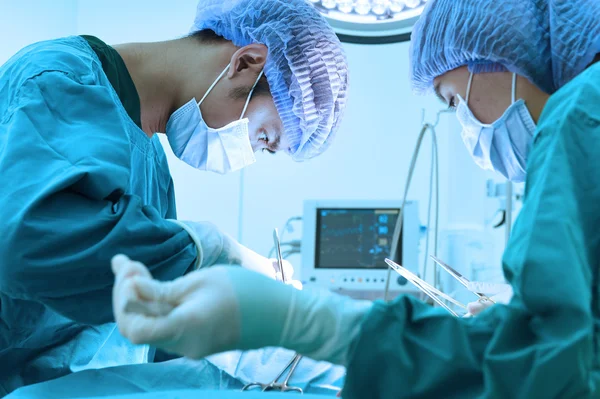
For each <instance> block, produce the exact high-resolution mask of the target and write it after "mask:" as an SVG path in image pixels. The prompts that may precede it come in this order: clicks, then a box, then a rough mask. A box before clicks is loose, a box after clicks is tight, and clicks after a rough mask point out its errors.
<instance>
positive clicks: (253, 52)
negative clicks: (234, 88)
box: [227, 43, 268, 79]
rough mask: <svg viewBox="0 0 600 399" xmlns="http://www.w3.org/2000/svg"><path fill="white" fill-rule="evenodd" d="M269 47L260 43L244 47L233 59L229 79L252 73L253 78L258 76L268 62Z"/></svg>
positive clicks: (228, 74)
mask: <svg viewBox="0 0 600 399" xmlns="http://www.w3.org/2000/svg"><path fill="white" fill-rule="evenodd" d="M267 53H268V49H267V46H265V45H264V44H260V43H253V44H249V45H247V46H244V47H242V48H241V49H239V50H238V51H236V52H235V53H234V54H233V56H232V57H231V68H229V72H228V73H227V77H228V78H229V79H232V78H234V77H235V76H236V75H241V74H246V73H247V72H252V76H257V75H258V74H259V73H260V71H262V70H263V69H264V67H265V62H266V61H267Z"/></svg>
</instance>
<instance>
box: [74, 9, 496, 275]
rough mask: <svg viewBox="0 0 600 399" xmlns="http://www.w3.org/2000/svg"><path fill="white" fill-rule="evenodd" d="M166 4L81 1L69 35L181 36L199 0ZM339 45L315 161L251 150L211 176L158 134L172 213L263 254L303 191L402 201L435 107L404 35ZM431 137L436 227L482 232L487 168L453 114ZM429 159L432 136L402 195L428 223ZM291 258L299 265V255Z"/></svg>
mask: <svg viewBox="0 0 600 399" xmlns="http://www.w3.org/2000/svg"><path fill="white" fill-rule="evenodd" d="M173 4H174V3H170V2H166V1H156V0H154V1H148V0H145V1H142V0H131V1H127V2H123V1H120V0H119V1H117V0H106V1H103V2H90V1H85V0H81V1H79V2H78V6H77V33H79V34H92V35H97V36H99V37H100V38H101V39H103V40H104V41H106V42H107V43H109V44H117V43H123V42H131V41H154V40H163V39H170V38H175V37H179V36H182V35H185V34H186V33H187V32H188V31H189V29H190V25H191V23H192V21H193V16H194V13H195V9H196V4H197V1H196V0H181V1H178V2H177V6H176V7H175V6H173ZM344 47H345V49H346V51H347V55H348V61H349V64H350V69H351V91H350V97H349V102H348V109H347V112H346V117H345V119H344V122H343V124H342V126H341V129H340V131H339V134H338V137H337V140H336V142H335V144H334V145H333V146H332V147H331V149H330V150H329V151H327V152H326V153H325V154H323V155H322V156H320V157H318V158H316V159H314V160H311V161H309V162H305V163H294V162H292V161H291V160H290V159H289V158H288V157H286V156H285V155H277V156H271V155H268V154H258V155H257V158H258V162H257V163H256V164H254V165H252V166H251V167H249V168H247V169H246V170H245V171H244V172H238V173H233V174H231V175H226V176H219V175H214V174H209V173H204V172H199V171H196V170H194V169H192V168H191V167H188V166H187V165H185V164H184V163H182V162H180V161H179V160H177V159H176V158H175V157H174V156H173V154H172V153H171V151H170V149H169V147H168V143H167V141H166V140H165V138H164V137H162V140H163V144H165V149H166V151H167V155H168V158H169V163H170V167H171V172H172V175H173V178H174V180H175V186H176V194H177V206H178V212H179V218H180V219H183V220H208V221H212V222H214V223H216V224H217V225H218V226H220V227H221V228H222V229H223V230H225V231H226V232H227V233H229V234H231V235H233V236H234V237H237V238H239V239H240V240H241V241H242V242H243V243H244V244H246V245H248V246H249V247H251V248H253V249H255V250H256V251H258V252H259V253H262V254H265V255H266V254H267V253H268V252H269V250H270V248H271V246H272V239H271V232H272V229H273V227H281V226H282V225H283V224H284V223H285V221H286V220H287V219H288V218H289V217H292V216H296V215H301V214H302V203H303V201H304V200H305V199H366V200H371V199H396V200H400V199H401V197H402V192H403V189H404V185H405V182H406V176H407V172H408V167H409V163H410V158H411V155H412V153H413V150H414V148H415V144H416V140H417V136H418V133H419V130H420V127H421V123H422V119H421V117H422V110H424V114H425V120H426V121H430V122H434V121H435V119H436V112H437V111H438V110H440V109H441V108H443V105H442V104H441V103H439V102H438V101H437V100H436V99H435V98H434V97H433V96H429V97H416V96H413V95H412V93H411V91H410V87H409V82H408V63H409V59H408V43H399V44H388V45H369V46H366V45H356V44H345V45H344ZM201 94H202V93H199V95H201ZM437 135H438V144H439V162H440V164H439V170H440V231H442V232H443V231H447V230H457V229H458V230H460V229H465V228H466V229H471V230H481V231H484V230H485V227H486V226H485V223H486V220H488V219H489V217H490V216H489V209H488V208H489V200H487V199H486V198H485V181H486V179H488V178H490V177H492V176H491V175H490V174H489V173H488V172H483V171H481V170H479V169H478V168H477V167H476V166H474V164H473V162H472V160H471V159H470V157H469V155H468V154H467V151H466V150H465V148H464V146H463V144H462V142H461V140H460V128H459V126H458V123H457V122H456V121H455V118H454V116H453V115H449V114H445V115H442V116H441V118H440V123H439V125H438V127H437ZM430 163H431V141H430V139H429V137H427V138H426V139H425V140H424V142H423V148H422V150H421V156H420V159H419V162H418V163H417V170H416V172H415V175H414V178H413V183H412V187H411V190H410V193H409V198H410V199H412V200H417V201H419V204H420V216H421V221H422V224H423V225H424V224H426V221H427V200H428V194H429V168H430ZM296 226H298V225H296ZM300 237H301V231H300V229H296V231H294V232H292V233H286V238H285V241H287V240H288V239H299V238H300ZM496 241H499V240H498V239H497V240H496ZM442 244H443V243H442V242H440V250H441V248H442V246H443V245H442ZM422 249H423V248H421V250H422ZM495 256H496V255H491V256H490V258H493V257H495ZM498 257H499V256H498ZM290 260H291V261H292V262H293V263H294V264H295V265H298V266H299V265H300V259H299V258H298V257H292V258H291V259H290Z"/></svg>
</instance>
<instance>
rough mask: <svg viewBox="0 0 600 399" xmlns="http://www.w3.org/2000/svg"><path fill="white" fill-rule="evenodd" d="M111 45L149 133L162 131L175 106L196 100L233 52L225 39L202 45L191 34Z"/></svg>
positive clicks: (145, 128)
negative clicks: (167, 38) (124, 68)
mask: <svg viewBox="0 0 600 399" xmlns="http://www.w3.org/2000/svg"><path fill="white" fill-rule="evenodd" d="M113 47H114V48H115V50H117V52H118V53H119V54H120V56H121V57H122V58H123V61H124V62H125V65H126V67H127V70H128V71H129V74H130V75H131V78H132V79H133V83H134V84H135V88H136V90H137V92H138V95H139V98H140V107H141V110H140V111H141V120H142V130H143V131H144V132H145V133H146V134H147V135H148V137H152V136H153V135H154V133H157V132H160V133H164V132H165V130H166V125H167V121H168V120H169V117H170V116H171V114H172V113H173V112H174V111H175V110H177V109H178V108H179V107H181V106H182V105H183V104H185V103H187V102H188V101H190V100H191V99H192V98H194V97H195V98H197V99H198V100H199V98H201V97H202V95H203V94H204V93H205V92H206V90H207V89H208V87H209V86H210V84H211V83H212V82H213V81H214V79H215V78H216V76H218V74H219V72H220V71H221V70H222V69H223V68H224V67H225V65H226V64H227V62H228V58H227V56H229V57H230V56H231V55H232V54H233V53H234V52H235V47H233V46H232V45H230V44H228V43H224V44H223V45H203V44H202V43H200V42H199V41H197V40H196V39H193V38H183V39H177V40H171V41H165V42H156V43H129V44H123V45H119V46H113ZM223 63H224V65H223Z"/></svg>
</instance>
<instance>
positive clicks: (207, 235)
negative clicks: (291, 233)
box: [170, 220, 302, 288]
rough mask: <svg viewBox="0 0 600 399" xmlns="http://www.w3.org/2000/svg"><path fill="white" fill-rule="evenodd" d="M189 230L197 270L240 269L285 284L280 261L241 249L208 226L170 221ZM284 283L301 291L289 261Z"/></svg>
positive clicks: (220, 232)
mask: <svg viewBox="0 0 600 399" xmlns="http://www.w3.org/2000/svg"><path fill="white" fill-rule="evenodd" d="M170 221H171V222H173V223H176V224H178V225H179V226H181V227H182V228H183V229H184V230H186V231H187V232H188V233H189V235H190V237H191V238H192V240H193V241H194V243H195V244H196V248H197V249H198V262H197V265H196V268H197V269H200V268H203V267H208V266H212V265H215V264H218V265H239V266H242V267H244V268H246V269H249V270H253V271H255V272H257V273H260V274H263V275H265V276H267V277H270V278H272V279H277V280H282V278H281V274H280V273H279V272H278V269H279V267H278V266H277V260H275V259H267V258H265V257H264V256H261V255H259V254H257V253H256V252H254V251H252V250H250V249H249V248H247V247H245V246H243V245H241V244H240V243H238V242H237V241H236V240H234V239H233V238H232V237H231V236H229V235H228V234H225V233H224V232H222V231H220V230H219V229H218V228H217V227H216V226H215V225H214V224H212V223H208V222H181V221H178V220H170ZM283 269H284V270H283V271H284V274H285V280H286V281H285V282H286V283H287V284H292V285H293V286H294V287H297V288H298V287H300V288H301V287H302V284H301V283H300V282H299V281H295V280H293V279H292V276H293V275H294V268H293V267H292V265H291V263H289V262H288V261H285V260H284V261H283Z"/></svg>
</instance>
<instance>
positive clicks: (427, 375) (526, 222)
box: [344, 64, 600, 399]
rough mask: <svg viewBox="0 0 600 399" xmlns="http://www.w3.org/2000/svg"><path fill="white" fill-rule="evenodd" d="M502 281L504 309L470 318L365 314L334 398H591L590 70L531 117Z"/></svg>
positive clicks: (595, 268) (385, 308)
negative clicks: (507, 293)
mask: <svg viewBox="0 0 600 399" xmlns="http://www.w3.org/2000/svg"><path fill="white" fill-rule="evenodd" d="M503 269H504V274H505V277H506V278H507V280H508V281H509V282H510V283H511V285H512V286H513V289H514V297H513V299H512V301H511V302H510V303H509V304H508V305H499V304H497V305H494V306H492V307H491V308H489V309H487V310H486V311H484V312H483V313H482V314H481V315H480V316H478V317H476V318H471V319H462V318H455V317H453V316H451V315H450V314H448V313H446V312H445V311H444V310H443V309H439V308H432V307H430V306H427V305H425V304H424V303H422V302H420V301H417V300H416V299H411V298H409V297H401V298H399V299H397V300H396V301H395V302H394V303H391V304H384V303H378V304H377V305H375V306H374V308H373V310H372V311H371V312H370V313H369V315H368V316H367V317H366V319H365V320H364V322H363V324H362V331H361V334H360V336H359V338H358V339H357V340H356V341H355V342H354V343H353V349H352V356H351V358H352V360H351V361H350V364H349V367H348V373H347V376H346V386H345V387H344V398H351V399H353V398H374V399H375V398H390V399H391V398H394V399H399V398H511V399H514V398H528V399H532V398H536V399H537V398H544V399H546V398H561V399H562V398H578V399H580V398H600V354H599V349H600V284H599V283H600V279H599V274H600V64H595V65H594V66H592V67H590V68H588V69H587V70H586V71H584V72H583V73H582V74H580V75H579V76H578V77H577V78H575V79H574V80H573V81H571V82H570V83H568V84H567V85H565V86H564V87H563V88H561V89H560V90H559V91H557V92H556V93H555V94H554V95H552V96H551V97H550V99H549V101H548V103H547V105H546V107H545V109H544V111H543V113H542V115H541V117H540V120H539V123H538V128H537V131H536V134H535V136H534V142H533V145H532V148H531V152H530V155H529V159H528V165H527V183H526V193H525V200H524V204H523V208H522V210H521V212H520V215H519V218H518V220H517V222H516V224H515V227H514V230H513V234H512V236H511V238H510V241H509V243H508V246H507V249H506V251H505V254H504V257H503Z"/></svg>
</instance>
